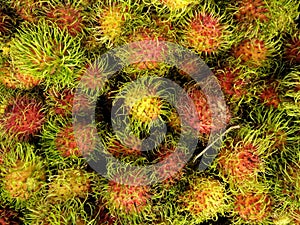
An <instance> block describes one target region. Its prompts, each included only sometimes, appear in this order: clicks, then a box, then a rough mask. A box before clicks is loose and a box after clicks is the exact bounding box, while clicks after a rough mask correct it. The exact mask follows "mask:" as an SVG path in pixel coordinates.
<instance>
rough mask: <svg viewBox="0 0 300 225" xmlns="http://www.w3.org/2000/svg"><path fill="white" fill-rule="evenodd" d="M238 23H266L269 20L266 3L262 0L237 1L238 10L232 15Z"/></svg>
mask: <svg viewBox="0 0 300 225" xmlns="http://www.w3.org/2000/svg"><path fill="white" fill-rule="evenodd" d="M234 16H235V18H236V20H237V21H239V22H240V23H254V22H255V21H257V20H258V21H259V22H266V21H268V20H269V19H270V18H269V17H270V15H269V9H268V6H267V3H266V2H265V1H264V0H246V1H238V10H237V12H236V13H235V14H234Z"/></svg>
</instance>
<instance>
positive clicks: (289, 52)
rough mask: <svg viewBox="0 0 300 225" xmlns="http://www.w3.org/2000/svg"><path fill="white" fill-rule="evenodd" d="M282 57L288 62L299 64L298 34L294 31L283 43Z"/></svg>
mask: <svg viewBox="0 0 300 225" xmlns="http://www.w3.org/2000/svg"><path fill="white" fill-rule="evenodd" d="M283 56H284V59H285V60H286V61H288V62H289V63H290V64H300V34H299V33H295V34H294V35H293V36H292V37H291V38H288V39H287V41H286V42H285V45H284V55H283Z"/></svg>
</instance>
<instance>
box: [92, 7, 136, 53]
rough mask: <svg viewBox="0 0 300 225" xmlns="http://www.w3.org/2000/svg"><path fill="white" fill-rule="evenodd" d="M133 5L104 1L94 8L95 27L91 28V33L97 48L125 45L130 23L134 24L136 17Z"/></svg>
mask: <svg viewBox="0 0 300 225" xmlns="http://www.w3.org/2000/svg"><path fill="white" fill-rule="evenodd" d="M133 4H134V3H133ZM133 4H132V3H131V2H125V1H117V2H110V1H106V2H105V1H103V2H99V3H97V4H96V5H95V6H93V8H92V9H91V10H92V14H91V21H92V22H93V23H94V24H95V25H93V26H92V27H91V28H89V31H90V36H91V38H90V39H91V40H93V41H94V42H95V44H96V46H97V44H100V45H104V46H106V47H107V48H111V47H112V46H116V45H118V44H121V43H123V41H124V39H125V36H126V34H127V32H128V25H129V24H128V23H129V22H130V23H133V22H134V18H135V17H136V15H135V14H136V12H135V11H136V8H135V9H134V6H133ZM130 26H132V24H130ZM91 40H88V42H91ZM90 44H91V43H90Z"/></svg>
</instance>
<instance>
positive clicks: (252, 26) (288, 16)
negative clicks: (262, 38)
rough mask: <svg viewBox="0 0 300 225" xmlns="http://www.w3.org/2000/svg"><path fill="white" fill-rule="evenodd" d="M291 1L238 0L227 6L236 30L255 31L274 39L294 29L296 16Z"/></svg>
mask: <svg viewBox="0 0 300 225" xmlns="http://www.w3.org/2000/svg"><path fill="white" fill-rule="evenodd" d="M295 4H296V2H295V1H293V0H284V1H269V0H238V1H231V2H230V4H229V5H228V6H227V7H228V8H229V11H230V12H232V14H233V16H234V21H235V22H236V24H237V28H238V29H239V30H243V31H251V32H253V31H257V30H259V32H260V33H263V34H265V35H268V36H271V37H274V36H276V35H278V34H281V33H284V32H286V31H289V30H290V29H291V28H293V27H294V21H293V20H294V18H295V17H296V16H297V13H296V11H297V10H296V7H294V6H295Z"/></svg>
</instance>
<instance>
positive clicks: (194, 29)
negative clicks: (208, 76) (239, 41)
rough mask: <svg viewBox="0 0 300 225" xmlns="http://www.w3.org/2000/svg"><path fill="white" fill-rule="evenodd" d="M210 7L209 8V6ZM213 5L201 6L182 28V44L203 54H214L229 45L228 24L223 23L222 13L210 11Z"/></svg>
mask: <svg viewBox="0 0 300 225" xmlns="http://www.w3.org/2000/svg"><path fill="white" fill-rule="evenodd" d="M209 7H211V8H209ZM213 8H214V7H213V6H203V9H202V11H198V12H196V13H195V15H193V17H191V18H190V20H189V21H188V25H186V24H184V26H185V27H184V28H183V33H184V35H183V40H184V43H183V45H184V46H186V47H192V48H193V49H194V50H195V51H196V52H198V53H199V54H202V55H204V56H207V55H212V54H216V53H218V52H219V51H221V50H225V49H226V48H228V47H230V46H231V40H230V39H231V33H230V32H229V30H228V29H229V26H228V25H226V24H223V22H222V20H223V15H221V16H220V15H218V13H215V12H213V11H212V9H213Z"/></svg>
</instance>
